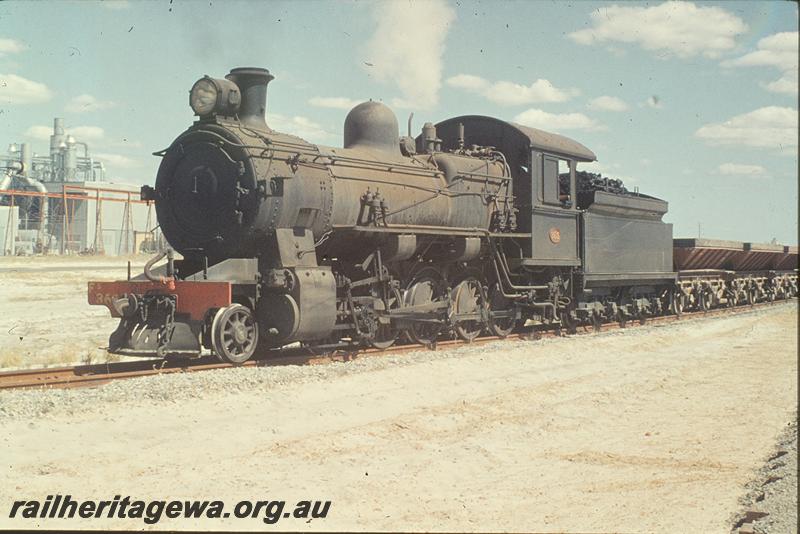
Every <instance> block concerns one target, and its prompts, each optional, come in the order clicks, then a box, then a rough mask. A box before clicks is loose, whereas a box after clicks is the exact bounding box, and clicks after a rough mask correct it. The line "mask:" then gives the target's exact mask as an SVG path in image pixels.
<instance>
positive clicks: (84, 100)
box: [66, 94, 116, 113]
mask: <svg viewBox="0 0 800 534" xmlns="http://www.w3.org/2000/svg"><path fill="white" fill-rule="evenodd" d="M114 106H116V104H115V103H114V102H111V101H108V100H98V99H97V98H95V97H93V96H92V95H87V94H83V95H79V96H76V97H75V98H73V99H72V100H70V101H69V103H68V104H67V107H66V110H67V111H69V112H71V113H84V112H90V111H101V110H104V109H109V108H113V107H114Z"/></svg>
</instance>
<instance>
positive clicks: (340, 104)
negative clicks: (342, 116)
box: [308, 96, 363, 109]
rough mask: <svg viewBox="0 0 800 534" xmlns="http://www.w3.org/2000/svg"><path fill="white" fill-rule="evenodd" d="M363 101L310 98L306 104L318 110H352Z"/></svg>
mask: <svg viewBox="0 0 800 534" xmlns="http://www.w3.org/2000/svg"><path fill="white" fill-rule="evenodd" d="M362 102H363V100H354V99H352V98H347V97H344V96H312V97H311V98H309V99H308V103H309V104H311V105H312V106H316V107H318V108H333V109H353V108H354V107H356V106H357V105H359V104H360V103H362Z"/></svg>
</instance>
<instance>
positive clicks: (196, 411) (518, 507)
mask: <svg viewBox="0 0 800 534" xmlns="http://www.w3.org/2000/svg"><path fill="white" fill-rule="evenodd" d="M796 323H797V312H796V307H795V305H794V304H790V305H781V306H775V307H772V308H769V309H766V310H762V311H758V312H755V313H751V314H744V315H739V316H735V317H727V318H718V319H710V320H708V321H706V322H704V323H702V326H700V325H699V324H698V323H696V322H691V323H688V322H687V323H676V324H671V325H668V326H663V327H646V328H637V329H633V330H629V331H624V332H618V333H617V332H613V333H612V332H608V333H603V334H600V335H596V336H584V337H581V338H573V339H557V340H546V341H540V342H535V343H531V342H517V343H510V342H509V343H505V344H492V345H484V346H478V347H467V348H463V349H458V350H455V351H448V352H437V353H430V352H427V353H420V354H418V355H414V356H409V358H408V361H407V362H406V363H400V364H397V363H391V362H386V361H381V360H380V359H372V361H368V362H354V363H351V364H341V365H337V366H333V367H330V369H328V370H326V369H321V368H302V369H298V370H296V371H292V372H293V373H294V375H295V376H296V377H303V375H304V374H305V375H308V376H307V377H306V379H304V380H297V381H284V380H276V379H275V378H274V377H275V376H278V375H274V373H280V372H281V371H280V370H278V371H276V370H274V369H268V368H259V369H247V370H246V369H238V370H233V371H230V372H228V371H226V372H219V373H217V372H215V373H198V374H195V375H189V376H182V377H162V378H159V379H156V380H154V381H149V382H148V380H147V379H145V380H134V381H124V382H125V383H126V384H131V385H130V386H128V385H125V386H119V387H130V388H135V389H137V390H139V391H142V392H144V391H146V390H147V388H148V387H160V388H162V389H165V391H167V392H169V391H171V390H175V389H176V388H193V389H192V395H193V396H194V397H195V398H194V399H190V400H185V399H184V398H183V397H180V396H177V397H176V398H175V399H171V398H170V396H169V393H166V394H165V395H166V397H165V399H164V401H163V402H160V403H155V402H153V401H151V400H147V401H141V402H137V403H133V404H131V403H127V402H125V403H118V404H104V405H103V406H102V407H101V408H97V407H95V406H87V412H86V413H83V414H79V415H66V414H63V415H61V416H59V411H58V406H56V408H55V409H54V411H52V412H51V414H52V415H50V416H47V417H45V418H43V419H40V420H36V421H28V420H19V419H14V418H7V419H6V420H2V421H0V422H2V425H3V427H4V429H5V432H4V437H3V442H2V449H3V453H2V456H3V458H4V460H6V461H5V462H3V468H2V471H0V503H3V504H2V506H3V508H2V509H0V528H3V527H5V528H11V527H17V528H30V527H34V526H38V525H37V524H34V523H35V522H29V521H25V520H15V521H10V520H9V519H8V518H7V510H6V509H5V507H6V503H10V502H11V500H12V499H13V498H14V497H16V498H24V497H26V496H27V497H29V498H35V497H39V498H44V496H45V495H48V494H51V493H54V492H60V493H71V494H72V495H73V496H74V497H76V498H78V497H79V498H95V499H102V498H108V499H110V498H112V497H113V496H114V495H118V494H122V495H132V496H135V497H136V498H154V499H172V498H181V499H183V498H199V499H215V498H219V499H224V500H226V502H228V503H231V504H232V503H234V502H235V501H236V500H238V499H240V498H242V499H245V498H246V499H253V500H257V499H286V500H288V501H294V500H301V499H325V500H332V501H333V505H332V507H331V512H330V515H329V517H328V518H327V519H325V520H315V521H312V522H311V523H308V524H307V523H304V522H302V521H294V520H291V519H287V520H285V521H282V522H278V523H277V524H276V525H275V527H276V528H282V529H305V528H309V529H315V528H317V529H334V530H351V529H352V530H364V529H369V530H376V529H377V530H398V529H401V530H446V531H460V530H513V531H531V530H534V531H581V532H612V531H625V532H655V531H657V532H704V533H706V532H721V533H726V532H729V531H730V527H731V525H730V523H729V521H730V519H731V514H733V513H734V512H735V511H736V510H737V498H738V497H739V496H740V495H741V494H742V492H743V486H744V484H745V483H746V482H747V481H748V480H749V479H750V477H751V475H752V472H753V470H755V469H757V468H758V467H760V466H761V465H762V464H763V462H764V460H765V457H766V455H767V454H768V453H769V452H770V450H771V448H772V446H773V443H774V440H775V438H776V436H777V434H778V432H779V431H780V430H781V429H782V428H783V427H784V426H785V425H786V422H787V421H788V420H789V419H790V418H791V417H792V412H793V411H794V409H795V402H796V398H797V389H796V388H797V383H796V376H797V346H796V335H797V332H796ZM347 366H351V367H347ZM243 373H246V375H245V374H243ZM271 373H273V374H271ZM241 376H246V377H247V380H246V381H245V382H244V385H241V386H240V387H236V384H237V383H238V382H237V377H241ZM279 376H283V375H279ZM171 381H172V382H171ZM148 384H151V385H152V386H150V385H148ZM234 387H236V389H235V390H234ZM82 394H86V395H88V393H81V392H80V391H71V392H68V393H64V395H68V396H69V397H64V398H65V399H66V400H65V403H67V404H69V403H72V404H70V406H73V407H74V405H75V403H80V397H79V396H80V395H82ZM93 398H94V397H93ZM176 399H178V400H176ZM67 401H69V402H67ZM0 402H7V403H12V402H31V397H30V395H19V396H14V395H7V396H4V397H2V398H0ZM87 402H88V401H87ZM40 525H41V526H42V527H47V528H81V527H84V528H87V527H89V528H105V527H110V528H133V529H139V528H142V527H146V525H143V524H142V523H141V521H140V520H139V521H136V520H128V521H126V520H114V521H111V520H103V519H94V520H91V521H83V522H81V521H77V520H75V521H70V522H66V521H62V522H58V521H55V522H42V523H40ZM157 526H158V527H160V528H168V529H189V528H201V529H202V528H207V529H210V528H214V529H220V528H222V529H243V530H246V529H260V528H266V527H267V525H264V524H263V523H262V522H261V520H260V519H251V520H233V519H229V520H218V521H209V520H207V521H206V522H194V521H192V520H162V522H161V523H159V524H158V525H157Z"/></svg>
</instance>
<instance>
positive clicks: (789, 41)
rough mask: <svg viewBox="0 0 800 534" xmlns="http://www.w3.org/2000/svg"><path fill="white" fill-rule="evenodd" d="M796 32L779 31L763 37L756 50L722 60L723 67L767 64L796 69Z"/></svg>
mask: <svg viewBox="0 0 800 534" xmlns="http://www.w3.org/2000/svg"><path fill="white" fill-rule="evenodd" d="M797 38H798V32H781V33H776V34H774V35H770V36H769V37H764V38H763V39H761V40H760V41H758V44H757V45H756V48H757V49H758V50H756V51H754V52H750V53H749V54H745V55H743V56H742V57H738V58H736V59H730V60H728V61H723V62H722V66H723V67H761V66H769V67H775V68H778V69H780V70H790V69H795V70H796V69H797V53H798V44H797Z"/></svg>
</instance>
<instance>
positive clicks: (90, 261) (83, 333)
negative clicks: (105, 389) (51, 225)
mask: <svg viewBox="0 0 800 534" xmlns="http://www.w3.org/2000/svg"><path fill="white" fill-rule="evenodd" d="M128 260H131V262H132V264H133V265H134V267H133V268H132V271H133V274H134V276H135V275H136V274H138V273H139V272H141V266H142V265H144V263H145V262H146V261H147V258H145V257H142V256H133V257H131V258H127V257H124V258H123V257H91V256H84V257H81V256H79V257H70V258H65V257H58V256H50V257H22V258H16V257H11V258H7V257H0V310H2V313H0V369H4V368H5V369H12V368H19V367H42V366H60V365H67V364H73V363H89V362H105V361H107V360H108V355H107V353H106V351H105V350H104V349H103V348H102V347H106V346H107V345H108V336H109V334H110V333H111V332H112V331H113V330H114V328H116V326H117V322H118V320H116V319H112V318H111V316H110V315H109V312H108V309H106V308H104V307H100V306H89V304H88V303H87V300H86V299H87V296H86V284H87V282H88V281H89V280H124V279H125V278H126V276H127V263H126V262H127V261H128ZM115 359H116V358H115V357H113V356H112V357H111V361H113V360H115Z"/></svg>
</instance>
